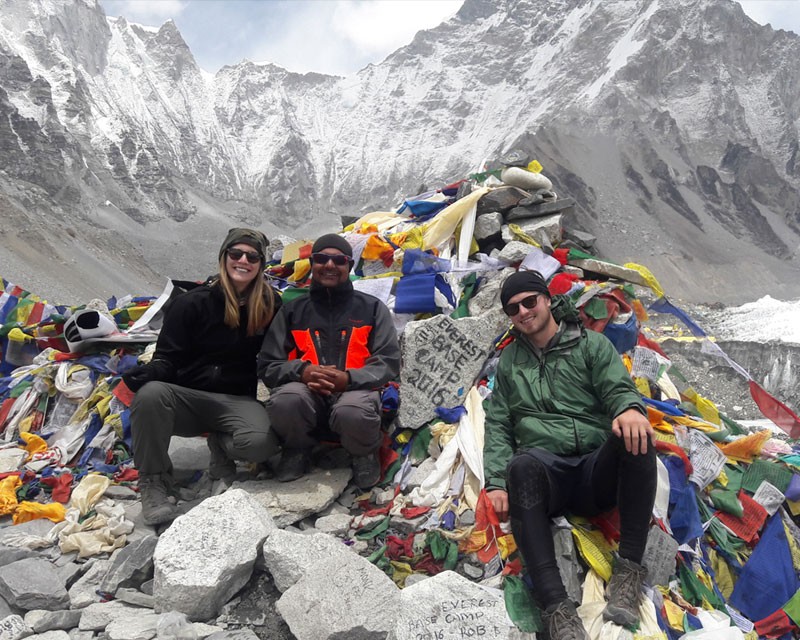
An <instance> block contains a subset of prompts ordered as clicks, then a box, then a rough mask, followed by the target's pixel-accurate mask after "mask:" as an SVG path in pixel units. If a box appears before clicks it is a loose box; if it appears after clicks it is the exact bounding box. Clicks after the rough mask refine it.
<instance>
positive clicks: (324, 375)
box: [258, 233, 400, 489]
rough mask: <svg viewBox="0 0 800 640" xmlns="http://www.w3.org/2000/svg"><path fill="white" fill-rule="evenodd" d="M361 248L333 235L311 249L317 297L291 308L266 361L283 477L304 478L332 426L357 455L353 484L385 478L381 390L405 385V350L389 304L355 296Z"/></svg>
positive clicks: (263, 372) (275, 329)
mask: <svg viewBox="0 0 800 640" xmlns="http://www.w3.org/2000/svg"><path fill="white" fill-rule="evenodd" d="M352 255H353V251H352V249H351V247H350V245H349V243H348V242H347V240H345V239H344V238H343V237H341V236H339V235H336V234H332V233H331V234H326V235H324V236H322V237H320V238H319V239H317V241H316V242H315V243H314V245H313V247H312V248H311V263H312V265H311V289H310V292H309V295H307V296H303V297H301V298H296V299H295V300H292V301H291V302H289V303H287V304H285V305H284V306H283V307H282V308H281V309H280V311H279V312H278V313H277V315H276V316H275V319H274V320H273V321H272V324H271V325H270V328H269V331H268V332H267V334H266V336H265V337H264V344H263V346H262V348H261V353H260V354H259V356H258V371H259V376H260V377H261V379H262V380H263V381H264V384H266V385H267V387H269V388H270V391H271V393H270V399H269V401H268V402H267V411H268V412H269V415H270V422H271V424H272V428H273V430H274V433H275V434H276V435H277V436H278V439H279V440H280V441H281V444H282V446H283V451H282V453H281V460H280V463H279V465H278V469H277V474H276V477H277V479H278V480H280V481H282V482H288V481H291V480H296V479H297V478H299V477H301V476H302V475H303V474H305V473H306V472H307V471H308V470H309V468H310V464H311V449H312V447H313V446H314V445H315V444H316V443H317V442H318V435H319V433H320V432H321V431H323V432H324V430H325V428H326V426H327V427H328V428H329V429H330V430H331V431H333V432H334V433H337V434H338V435H339V437H340V439H341V442H342V446H343V447H344V448H345V450H347V451H348V452H349V453H350V455H351V456H352V458H353V480H354V482H355V484H356V486H358V487H359V488H360V489H368V488H370V487H372V486H373V485H375V484H376V483H377V482H378V480H379V479H380V471H381V470H380V462H379V460H378V449H379V448H380V445H381V440H382V434H381V394H380V391H381V388H382V387H383V386H384V385H385V384H386V383H387V382H392V381H395V380H397V378H398V375H399V371H400V347H399V345H398V341H397V332H396V331H395V328H394V324H393V323H392V318H391V315H390V314H389V310H388V309H387V308H386V306H385V305H384V304H383V303H382V302H381V301H380V300H378V299H377V298H375V297H373V296H370V295H367V294H365V293H362V292H360V291H355V290H354V289H353V284H352V283H351V282H350V278H349V274H350V268H351V267H352V264H353V258H352Z"/></svg>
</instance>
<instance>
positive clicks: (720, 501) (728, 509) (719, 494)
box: [709, 489, 744, 518]
mask: <svg viewBox="0 0 800 640" xmlns="http://www.w3.org/2000/svg"><path fill="white" fill-rule="evenodd" d="M709 495H710V496H711V502H712V503H713V504H714V507H716V508H717V509H719V510H720V511H724V512H725V513H730V514H731V515H734V516H736V517H737V518H741V517H742V516H743V515H744V507H742V503H741V502H740V501H739V496H737V495H736V492H734V491H729V490H727V489H714V490H712V491H711V493H710V494H709Z"/></svg>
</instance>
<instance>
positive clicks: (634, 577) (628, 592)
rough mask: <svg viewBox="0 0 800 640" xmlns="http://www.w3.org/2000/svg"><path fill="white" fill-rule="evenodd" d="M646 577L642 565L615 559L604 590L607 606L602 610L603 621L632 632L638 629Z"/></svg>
mask: <svg viewBox="0 0 800 640" xmlns="http://www.w3.org/2000/svg"><path fill="white" fill-rule="evenodd" d="M646 575H647V569H645V568H644V567H643V566H642V565H640V564H636V563H635V562H633V561H631V560H626V559H625V558H620V557H617V561H616V563H615V564H614V573H613V574H611V580H609V582H608V587H607V588H606V593H607V594H608V604H607V605H606V608H605V609H604V610H603V619H604V620H610V621H611V622H613V623H615V624H618V625H620V626H623V627H625V628H626V629H630V630H632V631H634V630H636V629H637V628H638V627H639V602H640V600H641V596H642V583H644V578H645V576H646Z"/></svg>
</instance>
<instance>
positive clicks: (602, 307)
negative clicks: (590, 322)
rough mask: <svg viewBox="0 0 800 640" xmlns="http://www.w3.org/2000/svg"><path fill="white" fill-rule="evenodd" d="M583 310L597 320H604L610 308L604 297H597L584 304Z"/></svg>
mask: <svg viewBox="0 0 800 640" xmlns="http://www.w3.org/2000/svg"><path fill="white" fill-rule="evenodd" d="M583 311H584V312H585V313H586V315H587V316H589V317H590V318H594V319H595V320H603V319H605V318H607V317H608V308H607V307H606V303H605V302H604V301H603V300H602V298H597V297H595V298H592V299H591V300H589V302H587V303H586V304H585V305H583Z"/></svg>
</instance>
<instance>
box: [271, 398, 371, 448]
mask: <svg viewBox="0 0 800 640" xmlns="http://www.w3.org/2000/svg"><path fill="white" fill-rule="evenodd" d="M380 410H381V394H380V392H379V391H344V392H342V393H335V394H332V395H330V396H322V395H319V394H318V393H314V392H313V391H311V389H309V388H308V387H307V386H306V385H305V384H303V383H302V382H289V383H287V384H284V385H282V386H280V387H277V388H276V389H273V390H272V393H271V395H270V398H269V400H268V401H267V412H268V413H269V419H270V424H271V425H272V429H273V431H274V432H275V435H277V436H278V439H279V440H280V441H281V444H282V446H284V447H286V448H287V449H310V448H312V447H313V446H314V445H315V444H317V443H318V442H319V440H320V438H319V435H320V432H323V433H324V431H325V429H326V427H327V428H328V429H330V430H331V431H333V432H334V433H336V434H338V435H339V438H340V439H341V441H342V446H343V447H344V448H345V450H346V451H347V452H348V453H350V455H352V456H366V455H369V454H371V453H374V452H375V451H377V450H378V449H379V448H380V446H381V440H382V439H383V436H382V434H381V413H380Z"/></svg>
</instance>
